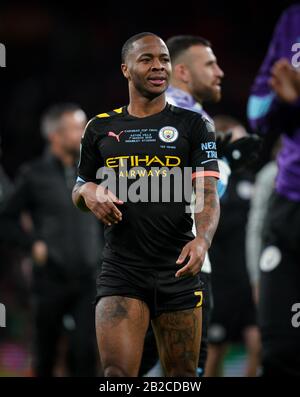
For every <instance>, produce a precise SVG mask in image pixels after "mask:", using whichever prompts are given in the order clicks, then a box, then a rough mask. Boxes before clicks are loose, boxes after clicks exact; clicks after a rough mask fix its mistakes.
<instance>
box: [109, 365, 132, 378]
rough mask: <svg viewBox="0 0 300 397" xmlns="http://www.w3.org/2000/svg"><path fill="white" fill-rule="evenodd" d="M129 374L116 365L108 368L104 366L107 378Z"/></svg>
mask: <svg viewBox="0 0 300 397" xmlns="http://www.w3.org/2000/svg"><path fill="white" fill-rule="evenodd" d="M128 376H129V375H128V374H126V372H125V371H124V370H123V369H122V368H119V367H117V366H115V365H110V366H108V367H106V368H104V377H106V378H114V377H115V378H122V377H128Z"/></svg>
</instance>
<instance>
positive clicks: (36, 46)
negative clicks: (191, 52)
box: [0, 0, 295, 376]
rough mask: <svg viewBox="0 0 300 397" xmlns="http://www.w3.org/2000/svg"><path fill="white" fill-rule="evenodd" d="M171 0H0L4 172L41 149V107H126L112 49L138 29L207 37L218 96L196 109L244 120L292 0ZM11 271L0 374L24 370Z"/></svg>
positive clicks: (18, 296)
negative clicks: (217, 72)
mask: <svg viewBox="0 0 300 397" xmlns="http://www.w3.org/2000/svg"><path fill="white" fill-rule="evenodd" d="M177 1H179V5H174V4H173V3H171V2H170V1H165V2H163V1H156V2H154V1H151V2H145V1H139V2H124V3H123V5H120V3H119V2H113V1H109V2H107V1H106V2H104V1H99V2H97V3H96V5H95V3H90V2H87V1H80V2H75V1H74V2H70V3H62V2H57V3H54V2H53V3H37V2H36V3H33V2H26V1H19V2H16V1H5V0H4V1H1V2H0V43H2V44H4V45H5V47H6V67H5V68H0V104H1V105H0V136H1V146H2V156H1V159H0V161H1V163H2V164H3V166H4V169H5V171H6V172H7V174H8V175H9V176H10V177H11V178H14V177H15V176H16V173H17V170H18V168H19V166H20V165H21V164H23V163H24V162H26V161H29V160H31V159H33V158H35V157H37V156H39V155H40V154H41V152H42V150H43V147H44V141H43V139H42V138H41V136H40V131H39V121H40V116H41V114H42V112H43V111H44V110H45V109H46V108H47V107H48V106H49V105H51V104H54V103H56V102H63V101H68V102H75V103H78V104H80V105H81V106H82V108H83V109H84V110H85V111H86V113H87V115H88V117H89V118H90V117H92V116H94V115H95V114H98V113H100V112H105V111H109V110H111V109H114V108H116V107H119V106H122V105H124V104H126V103H127V100H128V99H127V83H126V81H125V79H124V78H123V77H122V75H121V72H120V52H121V47H122V45H123V43H124V42H125V41H126V39H127V38H129V37H130V36H132V35H133V34H136V33H139V32H143V31H150V32H153V33H156V34H158V35H159V36H161V37H162V38H163V39H167V38H169V37H170V36H172V35H178V34H194V35H201V36H204V37H205V38H208V39H209V40H210V41H211V42H212V45H213V49H214V52H215V54H216V55H217V58H218V62H219V65H220V66H221V67H222V69H223V70H224V72H225V78H224V82H223V98H222V101H221V102H220V103H219V104H214V105H210V106H205V108H206V110H207V111H208V113H209V114H211V115H212V116H213V115H215V114H219V113H223V114H224V113H226V114H230V115H232V116H235V117H237V118H239V119H240V120H242V121H243V122H244V123H245V124H246V125H247V120H246V104H247V99H248V95H249V90H250V87H251V84H252V82H253V79H254V77H255V75H256V73H257V71H258V68H259V66H260V64H261V62H262V59H263V57H264V55H265V53H266V50H267V47H268V43H269V41H270V39H271V36H272V32H273V29H274V26H275V23H276V21H277V20H278V17H279V15H280V14H281V12H282V11H283V10H284V9H285V8H286V7H287V6H289V5H290V4H292V3H295V2H293V1H273V2H270V1H263V0H244V1H241V2H234V1H212V0H210V1H201V0H198V1H194V2H189V1H183V0H177ZM121 4H122V3H121ZM0 227H1V225H0ZM16 255H18V254H16ZM16 261H17V259H16ZM16 269H18V267H16ZM0 270H1V258H0ZM16 271H17V270H13V271H12V272H11V275H10V283H9V284H7V286H6V288H5V291H2V292H1V290H0V302H1V301H2V297H3V296H2V295H5V294H6V295H5V296H6V301H9V302H10V310H8V313H7V315H8V317H9V319H8V322H9V324H10V327H8V328H7V329H3V328H1V329H0V376H1V374H2V372H1V371H2V370H1V357H2V359H3V362H4V358H3V357H6V358H7V362H9V363H10V364H9V365H10V367H9V368H8V369H7V367H6V369H5V371H6V372H5V373H8V374H9V375H12V374H19V375H20V374H21V375H28V374H29V375H30V371H29V369H28V368H29V365H28V359H27V356H28V354H27V353H28V351H27V350H26V349H27V348H28V345H29V343H28V340H29V339H30V332H31V330H30V325H29V323H30V318H29V317H28V312H29V309H28V300H27V299H28V291H27V290H26V286H25V287H24V286H23V285H19V284H20V283H21V282H22V280H19V278H18V274H15V272H16ZM16 291H17V292H16ZM24 294H25V295H26V294H27V295H26V296H27V297H26V298H25V299H24V296H25V295H24ZM22 302H23V303H24V304H23V306H22ZM24 324H25V326H24ZM4 341H6V342H7V343H6V345H5V347H3V346H4V345H2V348H1V343H2V342H4ZM18 343H19V344H18ZM20 345H21V346H23V347H24V346H25V345H26V346H27V347H26V349H25V350H22V349H20ZM1 349H2V350H1Z"/></svg>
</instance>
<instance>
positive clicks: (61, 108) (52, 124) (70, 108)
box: [41, 102, 83, 138]
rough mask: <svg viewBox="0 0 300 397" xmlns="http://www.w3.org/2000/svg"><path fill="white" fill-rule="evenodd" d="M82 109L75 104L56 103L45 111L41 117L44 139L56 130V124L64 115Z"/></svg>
mask: <svg viewBox="0 0 300 397" xmlns="http://www.w3.org/2000/svg"><path fill="white" fill-rule="evenodd" d="M77 110H81V111H83V110H82V108H81V107H80V106H79V105H77V104H76V103H71V102H70V103H69V102H66V103H58V104H55V105H52V106H50V107H49V108H48V109H46V110H45V112H44V113H43V115H42V117H41V131H42V135H43V136H44V138H47V136H48V135H49V134H50V133H51V132H52V131H54V130H55V129H56V128H57V125H58V122H59V121H60V119H61V117H62V116H63V115H64V114H65V113H70V112H76V111H77Z"/></svg>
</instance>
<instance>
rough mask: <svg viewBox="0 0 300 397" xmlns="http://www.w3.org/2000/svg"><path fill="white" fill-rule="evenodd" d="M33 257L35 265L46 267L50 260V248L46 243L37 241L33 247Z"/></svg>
mask: <svg viewBox="0 0 300 397" xmlns="http://www.w3.org/2000/svg"><path fill="white" fill-rule="evenodd" d="M31 256H32V259H33V261H34V263H35V264H37V265H39V266H44V265H45V264H46V262H47V259H48V247H47V244H46V243H45V242H44V241H41V240H38V241H35V242H34V243H33V245H32V249H31Z"/></svg>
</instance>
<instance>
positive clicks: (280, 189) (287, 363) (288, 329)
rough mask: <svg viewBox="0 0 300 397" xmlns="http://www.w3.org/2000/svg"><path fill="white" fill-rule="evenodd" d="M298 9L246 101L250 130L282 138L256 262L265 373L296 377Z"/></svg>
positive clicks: (285, 17) (281, 24)
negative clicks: (273, 186)
mask: <svg viewBox="0 0 300 397" xmlns="http://www.w3.org/2000/svg"><path fill="white" fill-rule="evenodd" d="M299 42H300V6H299V5H294V6H292V7H290V8H288V9H287V10H286V11H285V12H283V14H282V15H281V17H280V19H279V21H278V23H277V26H276V28H275V32H274V35H273V38H272V40H271V43H270V46H269V50H268V52H267V55H266V57H265V59H264V61H263V64H262V66H261V68H260V70H259V73H258V76H257V77H256V79H255V82H254V85H253V88H252V92H251V96H250V99H249V103H248V116H249V119H250V122H251V125H252V127H253V128H254V129H255V130H257V131H258V132H260V133H262V134H276V135H279V134H281V145H282V146H281V149H280V151H279V153H278V156H277V164H278V174H277V177H276V187H275V190H276V191H275V193H274V195H273V197H272V198H271V203H270V206H269V211H268V214H267V219H266V225H265V233H264V250H263V253H262V256H261V260H260V269H261V275H260V293H259V325H260V328H261V332H262V345H263V357H262V360H263V361H262V362H263V374H264V375H266V376H279V375H294V376H299V375H300V337H299V328H297V322H296V323H295V322H293V316H294V315H295V312H294V311H293V310H294V309H293V307H294V304H295V303H297V302H300V288H299V280H300V266H299V261H300V244H299V241H300V227H299V225H300V71H299V65H300V63H299V55H300V54H299V47H300V44H299Z"/></svg>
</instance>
